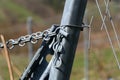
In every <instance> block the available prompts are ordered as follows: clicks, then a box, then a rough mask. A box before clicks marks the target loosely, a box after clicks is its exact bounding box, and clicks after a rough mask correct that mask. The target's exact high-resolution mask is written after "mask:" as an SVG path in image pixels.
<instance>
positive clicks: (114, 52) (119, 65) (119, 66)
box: [96, 0, 120, 69]
mask: <svg viewBox="0 0 120 80" xmlns="http://www.w3.org/2000/svg"><path fill="white" fill-rule="evenodd" d="M96 5H97V8H98V10H99V13H100V16H101V19H102V22H103V25H104V28H105V31H106V33H107V37H108V39H109V42H110V45H111V48H112V51H113V54H114V57H115V59H116V62H117V65H118V68H119V69H120V63H119V60H118V57H117V54H116V51H115V49H114V47H113V43H112V40H111V37H110V34H109V32H108V29H107V26H106V24H105V21H104V17H103V15H102V11H101V9H100V6H99V3H98V0H96Z"/></svg>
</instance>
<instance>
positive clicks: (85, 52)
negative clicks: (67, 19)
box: [83, 10, 90, 80]
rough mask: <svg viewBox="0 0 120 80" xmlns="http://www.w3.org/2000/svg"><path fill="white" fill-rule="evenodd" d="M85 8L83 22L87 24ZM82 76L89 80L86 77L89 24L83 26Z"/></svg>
mask: <svg viewBox="0 0 120 80" xmlns="http://www.w3.org/2000/svg"><path fill="white" fill-rule="evenodd" d="M87 20H88V19H87V10H86V12H85V17H84V22H85V24H88V21H87ZM83 36H84V76H85V80H89V79H88V75H89V72H88V71H89V70H88V69H89V66H88V63H89V60H88V55H89V44H90V42H89V26H86V27H85V28H84V35H83Z"/></svg>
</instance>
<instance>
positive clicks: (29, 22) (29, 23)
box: [27, 17, 33, 61]
mask: <svg viewBox="0 0 120 80" xmlns="http://www.w3.org/2000/svg"><path fill="white" fill-rule="evenodd" d="M27 31H28V34H32V17H28V19H27ZM28 57H29V61H31V60H32V58H33V45H32V44H31V43H28Z"/></svg>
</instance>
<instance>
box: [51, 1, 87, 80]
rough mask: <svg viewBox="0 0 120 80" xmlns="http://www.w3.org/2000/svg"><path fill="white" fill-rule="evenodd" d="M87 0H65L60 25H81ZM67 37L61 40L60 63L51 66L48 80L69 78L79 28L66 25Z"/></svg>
mask: <svg viewBox="0 0 120 80" xmlns="http://www.w3.org/2000/svg"><path fill="white" fill-rule="evenodd" d="M86 4H87V0H66V3H65V8H64V12H63V16H62V20H61V26H62V25H77V26H81V25H82V21H83V16H84V12H85V8H86ZM66 31H67V32H68V33H69V37H68V38H67V39H66V38H64V39H63V40H62V44H63V47H64V52H65V53H63V54H61V55H60V57H61V59H62V65H61V66H60V67H59V68H56V67H54V66H52V68H51V71H50V75H49V80H69V78H70V74H71V69H72V65H73V60H74V56H75V51H76V47H77V43H78V39H79V34H80V29H79V28H76V27H74V26H73V27H66Z"/></svg>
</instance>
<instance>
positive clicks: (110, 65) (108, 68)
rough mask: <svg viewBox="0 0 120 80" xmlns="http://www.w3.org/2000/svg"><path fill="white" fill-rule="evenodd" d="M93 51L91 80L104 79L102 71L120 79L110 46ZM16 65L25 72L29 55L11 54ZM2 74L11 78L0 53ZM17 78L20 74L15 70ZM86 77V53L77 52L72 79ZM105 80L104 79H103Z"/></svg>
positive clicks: (90, 58) (4, 77)
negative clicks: (99, 50)
mask: <svg viewBox="0 0 120 80" xmlns="http://www.w3.org/2000/svg"><path fill="white" fill-rule="evenodd" d="M99 53H100V54H99ZM99 53H97V52H91V53H90V55H89V78H90V80H98V79H102V77H103V76H101V71H103V72H102V73H104V74H105V75H106V76H109V75H110V76H112V77H113V78H114V79H118V77H119V73H120V72H119V70H118V67H117V65H116V62H115V60H114V56H113V54H112V51H111V49H110V48H108V49H104V50H102V51H101V52H99ZM119 57H120V56H119ZM11 59H12V61H13V63H14V65H15V66H16V67H17V68H18V69H19V70H20V71H21V72H23V71H24V69H25V67H26V66H27V64H28V57H27V56H24V55H11ZM0 76H1V77H2V78H3V80H9V74H8V68H7V63H6V60H5V59H4V58H3V56H2V55H0ZM14 77H15V80H18V79H19V76H17V75H16V73H15V72H14ZM83 78H84V54H83V53H80V52H77V53H76V56H75V60H74V64H73V69H72V74H71V78H70V80H82V79H83ZM103 80H104V79H103Z"/></svg>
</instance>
